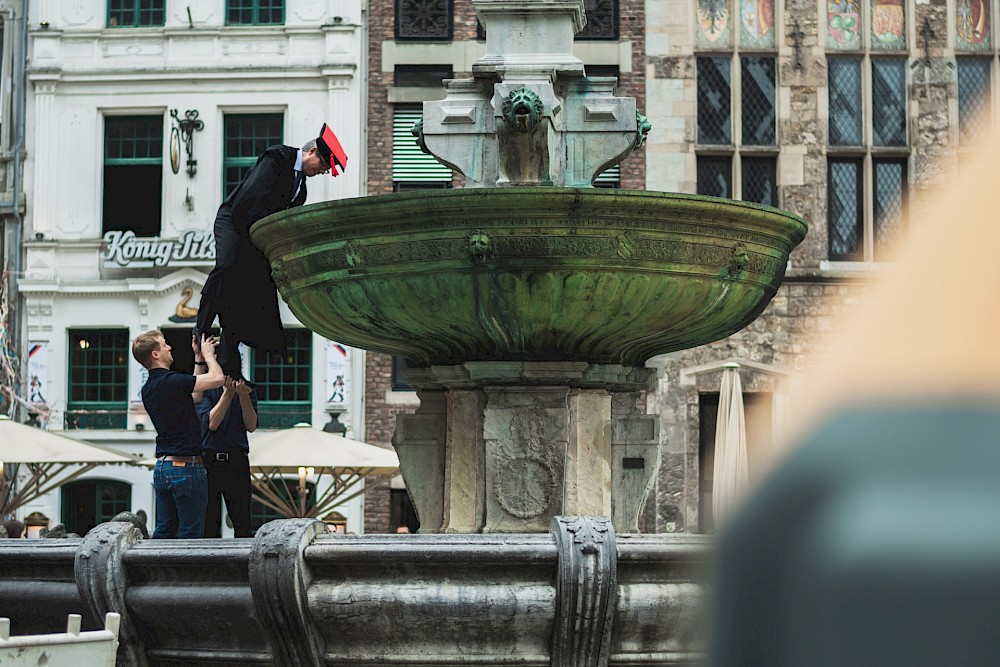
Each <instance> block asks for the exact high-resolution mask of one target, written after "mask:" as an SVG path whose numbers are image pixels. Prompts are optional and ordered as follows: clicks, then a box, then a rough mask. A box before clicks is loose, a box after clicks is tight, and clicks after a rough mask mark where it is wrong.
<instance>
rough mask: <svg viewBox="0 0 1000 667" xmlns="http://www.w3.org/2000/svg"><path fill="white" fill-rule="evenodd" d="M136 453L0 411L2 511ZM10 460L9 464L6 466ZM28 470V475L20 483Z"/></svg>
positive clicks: (0, 487)
mask: <svg viewBox="0 0 1000 667" xmlns="http://www.w3.org/2000/svg"><path fill="white" fill-rule="evenodd" d="M135 462H136V460H135V458H134V457H132V456H129V455H128V454H123V453H121V452H116V451H114V450H113V449H107V448H104V447H98V446H97V445H91V444H88V443H86V442H81V441H79V440H74V439H73V438H69V437H66V436H64V435H59V434H58V433H53V432H50V431H45V430H42V429H40V428H35V427H33V426H25V425H24V424H19V423H18V422H15V421H13V420H11V419H9V418H8V417H7V416H6V415H0V471H3V470H9V471H10V473H11V474H10V476H9V477H8V476H7V475H5V474H2V473H0V515H5V514H11V513H13V512H14V510H16V509H17V508H18V507H21V506H22V505H25V504H27V503H30V502H31V501H33V500H36V499H37V498H39V497H41V496H44V495H45V494H46V493H49V492H50V491H52V490H54V489H57V488H59V487H60V486H62V485H63V484H65V483H66V482H69V481H70V480H72V479H74V478H76V477H79V476H80V475H82V474H83V473H85V472H87V471H89V470H92V469H93V468H95V467H97V466H99V465H102V464H106V463H135ZM3 464H7V465H8V466H9V468H7V467H4V465H3ZM24 470H27V472H28V475H27V479H25V480H23V481H22V482H21V483H20V484H18V485H17V487H16V490H15V484H14V481H15V480H17V479H18V477H19V475H21V474H22V473H23V472H24Z"/></svg>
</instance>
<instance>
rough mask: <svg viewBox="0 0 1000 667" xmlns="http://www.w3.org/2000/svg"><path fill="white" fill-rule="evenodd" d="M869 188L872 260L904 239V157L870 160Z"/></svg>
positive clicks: (888, 251)
mask: <svg viewBox="0 0 1000 667" xmlns="http://www.w3.org/2000/svg"><path fill="white" fill-rule="evenodd" d="M872 170H873V174H872V190H873V192H874V204H875V230H874V237H875V257H874V258H875V260H876V261H880V260H884V259H886V258H887V255H888V254H889V253H890V251H892V250H893V249H895V248H896V247H897V246H898V245H899V243H900V241H901V240H902V238H903V220H904V219H903V207H904V205H905V193H906V160H873V161H872Z"/></svg>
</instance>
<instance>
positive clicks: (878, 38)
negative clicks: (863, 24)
mask: <svg viewBox="0 0 1000 667" xmlns="http://www.w3.org/2000/svg"><path fill="white" fill-rule="evenodd" d="M871 2H872V48H873V49H903V48H906V40H905V39H904V37H903V27H904V26H905V25H906V20H905V18H906V17H905V14H904V13H903V0H871Z"/></svg>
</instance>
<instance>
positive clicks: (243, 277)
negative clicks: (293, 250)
mask: <svg viewBox="0 0 1000 667" xmlns="http://www.w3.org/2000/svg"><path fill="white" fill-rule="evenodd" d="M346 165H347V157H346V156H345V155H344V152H343V149H342V148H341V147H340V143H339V142H338V141H337V138H336V136H334V134H333V132H332V131H331V130H330V129H329V128H328V127H327V126H326V124H324V125H323V129H322V130H320V136H319V138H317V139H313V140H311V141H309V142H307V143H306V144H305V145H304V146H303V147H302V148H295V147H294V146H284V145H277V146H271V147H270V148H268V149H267V150H265V151H264V153H263V154H262V155H261V156H260V157H259V158H257V164H256V165H254V167H253V168H252V169H250V171H249V172H247V174H246V175H245V176H244V177H243V180H242V181H240V184H239V185H238V186H236V189H235V190H233V192H232V193H231V194H230V195H229V196H228V197H226V200H225V201H224V202H222V206H220V207H219V212H218V213H217V214H216V216H215V268H214V269H213V270H212V272H211V273H210V274H209V276H208V279H207V280H206V281H205V286H204V287H203V288H202V290H201V305H200V306H199V308H198V322H197V325H196V326H197V328H196V330H195V336H196V339H197V340H200V334H201V333H202V332H207V331H209V330H210V329H211V328H212V323H213V322H214V321H215V316H216V315H218V316H219V325H220V326H221V327H222V334H221V340H220V344H219V350H218V357H219V363H220V365H221V366H222V369H223V371H224V372H225V374H226V375H228V376H230V377H232V378H234V379H242V377H243V374H242V372H241V362H240V354H239V344H240V343H245V344H247V345H249V346H250V347H253V348H256V349H258V350H261V351H263V352H284V351H285V335H284V330H283V329H282V326H281V317H280V315H279V313H278V294H277V288H276V287H275V284H274V280H273V279H272V278H271V265H270V263H269V262H268V260H267V257H265V256H264V253H262V252H261V251H260V250H258V249H257V247H256V246H255V245H253V243H252V242H251V240H250V227H251V226H253V224H254V223H255V222H257V221H258V220H260V219H261V218H264V217H266V216H268V215H271V214H272V213H277V212H278V211H284V210H285V209H287V208H291V207H293V206H301V205H302V204H303V203H305V200H306V183H305V179H306V178H307V177H310V176H315V175H317V174H325V173H327V172H329V171H331V169H332V173H333V175H334V176H336V175H337V174H338V172H337V167H338V166H339V167H340V168H341V169H344V167H346Z"/></svg>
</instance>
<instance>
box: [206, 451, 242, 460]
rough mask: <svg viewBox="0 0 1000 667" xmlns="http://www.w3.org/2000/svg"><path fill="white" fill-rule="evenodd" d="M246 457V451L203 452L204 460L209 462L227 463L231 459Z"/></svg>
mask: <svg viewBox="0 0 1000 667" xmlns="http://www.w3.org/2000/svg"><path fill="white" fill-rule="evenodd" d="M240 456H243V457H244V458H245V457H246V452H243V451H239V452H205V460H206V461H209V462H211V463H229V461H230V460H231V459H233V458H234V457H235V458H239V457H240Z"/></svg>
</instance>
